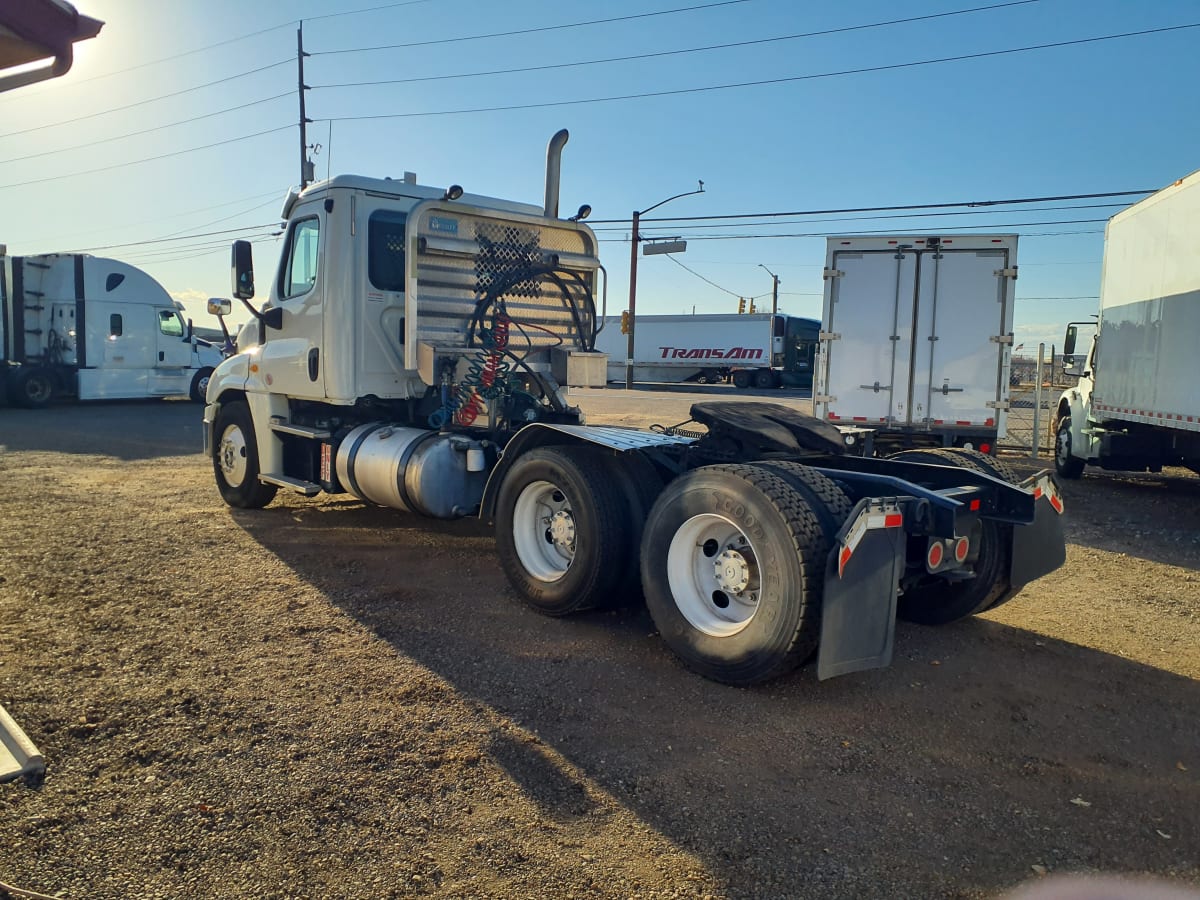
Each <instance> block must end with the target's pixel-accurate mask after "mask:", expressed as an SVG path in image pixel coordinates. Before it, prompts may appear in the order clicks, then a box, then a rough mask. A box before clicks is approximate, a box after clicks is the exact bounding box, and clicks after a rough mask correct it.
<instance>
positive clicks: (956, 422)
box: [954, 419, 975, 425]
mask: <svg viewBox="0 0 1200 900" xmlns="http://www.w3.org/2000/svg"><path fill="white" fill-rule="evenodd" d="M954 424H955V425H974V424H975V423H974V422H964V421H963V420H962V419H958V420H957V421H955V423H954Z"/></svg>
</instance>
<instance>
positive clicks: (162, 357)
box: [158, 350, 167, 362]
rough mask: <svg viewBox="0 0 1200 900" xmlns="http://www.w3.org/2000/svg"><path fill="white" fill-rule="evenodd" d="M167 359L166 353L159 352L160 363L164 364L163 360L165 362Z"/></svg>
mask: <svg viewBox="0 0 1200 900" xmlns="http://www.w3.org/2000/svg"><path fill="white" fill-rule="evenodd" d="M166 358H167V355H166V354H165V353H163V351H161V350H159V351H158V361H159V362H162V361H163V360H165V359H166Z"/></svg>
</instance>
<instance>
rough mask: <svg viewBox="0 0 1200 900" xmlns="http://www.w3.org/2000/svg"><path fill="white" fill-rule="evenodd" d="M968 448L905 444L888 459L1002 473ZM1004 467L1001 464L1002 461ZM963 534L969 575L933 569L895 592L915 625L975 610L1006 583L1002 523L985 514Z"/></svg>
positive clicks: (961, 616) (991, 600) (983, 606)
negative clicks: (950, 575)
mask: <svg viewBox="0 0 1200 900" xmlns="http://www.w3.org/2000/svg"><path fill="white" fill-rule="evenodd" d="M971 453H972V451H969V450H960V449H945V450H905V451H902V452H900V453H897V454H896V455H895V456H891V457H889V459H894V460H897V461H902V462H914V463H926V464H932V465H940V466H957V467H959V468H963V469H971V470H973V471H975V472H982V473H983V474H985V475H994V476H996V477H998V478H1002V477H1004V476H1002V475H1000V474H998V472H999V471H1000V470H999V469H993V468H991V467H990V466H989V465H985V464H984V463H983V462H982V461H981V460H977V459H975V458H974V457H973V456H972V455H970V454H971ZM989 462H995V461H992V460H989ZM998 465H1001V466H1003V465H1004V464H1003V463H998ZM1004 468H1006V469H1007V466H1005V467H1004ZM1010 471H1011V470H1010ZM1006 480H1007V479H1006ZM965 537H967V538H968V539H969V540H970V547H971V549H970V553H969V555H968V556H967V566H968V567H969V568H970V569H971V571H972V574H973V576H974V577H972V578H968V579H965V580H963V581H947V580H946V579H945V578H942V577H939V576H936V575H928V576H925V577H923V578H921V579H919V580H918V581H917V582H916V583H915V584H912V585H910V586H908V587H907V588H906V589H905V591H904V593H903V594H902V595H901V596H900V599H899V601H898V604H897V609H896V614H897V615H898V616H899V617H900V618H902V619H907V620H908V621H910V622H916V623H918V624H920V625H946V624H949V623H950V622H956V621H958V620H959V619H965V618H966V617H967V616H973V615H975V614H976V613H981V612H983V611H984V610H986V609H987V608H988V607H990V606H993V605H995V604H996V603H997V602H998V601H1000V600H1001V598H1003V597H1004V595H1005V594H1006V593H1007V592H1008V588H1009V584H1008V580H1007V578H1006V577H1005V576H1006V573H1007V572H1008V568H1009V566H1008V563H1009V560H1008V540H1007V538H1008V533H1007V528H1006V527H1004V526H1001V525H999V524H998V523H996V522H994V521H992V520H991V519H980V520H979V521H978V522H977V524H976V526H975V527H974V528H973V529H972V530H971V533H970V534H968V535H965Z"/></svg>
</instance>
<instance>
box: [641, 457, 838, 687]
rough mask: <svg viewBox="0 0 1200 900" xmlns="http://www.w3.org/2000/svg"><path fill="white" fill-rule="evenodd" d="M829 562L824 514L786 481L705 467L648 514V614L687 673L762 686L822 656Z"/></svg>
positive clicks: (748, 468) (675, 485)
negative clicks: (821, 516) (820, 516)
mask: <svg viewBox="0 0 1200 900" xmlns="http://www.w3.org/2000/svg"><path fill="white" fill-rule="evenodd" d="M828 554H829V541H828V539H827V538H826V537H825V534H824V532H823V530H822V528H821V523H820V521H819V519H818V517H817V515H816V514H815V513H814V511H813V509H812V508H811V507H810V505H809V504H808V502H807V501H806V500H805V498H804V497H802V496H801V495H800V494H798V493H797V492H796V491H795V490H793V489H792V488H791V487H790V486H789V485H788V483H787V481H785V480H784V479H783V478H781V477H779V476H778V475H776V474H774V473H773V472H770V471H767V470H766V469H763V468H760V467H758V466H753V465H721V466H706V467H704V468H700V469H696V470H693V471H692V472H689V473H688V474H686V475H683V476H681V477H679V478H676V479H675V480H674V481H672V482H671V483H670V484H668V485H667V487H666V489H665V490H664V491H663V493H662V496H660V497H659V498H658V502H657V503H655V504H654V508H653V509H652V510H651V511H650V517H649V519H648V520H647V521H646V533H645V537H644V538H643V540H642V585H643V588H644V590H645V593H646V606H647V608H648V609H649V611H650V615H651V617H652V618H653V619H654V624H655V625H656V626H657V627H658V630H659V632H660V633H661V634H662V637H663V640H664V641H665V642H666V644H667V646H668V647H670V648H671V650H672V651H674V653H675V654H676V655H677V656H678V657H679V658H680V659H681V660H682V661H683V663H684V664H685V665H687V666H688V667H689V668H691V669H693V670H695V671H697V672H699V673H700V674H701V675H703V676H705V677H706V678H711V679H713V680H714V681H720V682H724V683H725V684H733V685H751V684H757V683H759V682H762V681H766V680H768V679H771V678H775V677H778V676H780V675H783V674H784V673H786V672H788V671H790V670H792V669H794V668H795V667H796V666H798V665H800V663H802V662H803V661H804V660H805V659H807V658H808V657H809V656H810V655H812V652H813V651H814V650H815V649H816V647H817V642H818V640H819V638H820V614H821V613H820V611H821V595H822V590H823V588H824V577H825V561H826V557H827V556H828Z"/></svg>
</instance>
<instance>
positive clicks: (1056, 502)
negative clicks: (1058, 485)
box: [1050, 494, 1063, 515]
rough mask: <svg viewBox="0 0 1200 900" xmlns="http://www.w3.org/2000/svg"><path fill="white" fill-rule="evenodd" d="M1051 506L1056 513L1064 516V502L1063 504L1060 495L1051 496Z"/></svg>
mask: <svg viewBox="0 0 1200 900" xmlns="http://www.w3.org/2000/svg"><path fill="white" fill-rule="evenodd" d="M1050 505H1051V506H1053V507H1054V511H1055V512H1056V513H1058V514H1059V515H1062V511H1063V502H1062V499H1061V498H1060V497H1059V496H1058V494H1053V495H1051V497H1050Z"/></svg>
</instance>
